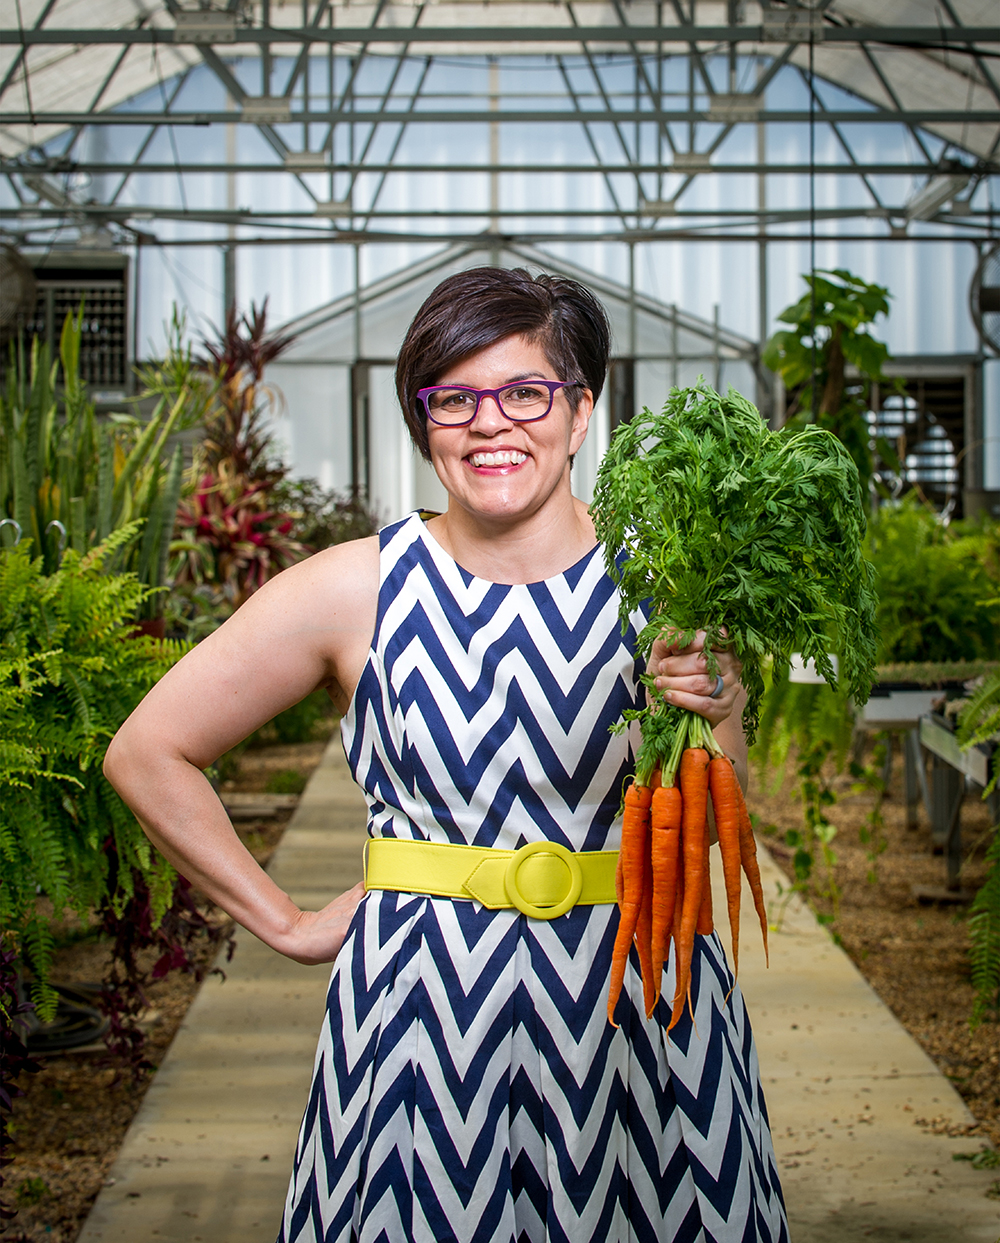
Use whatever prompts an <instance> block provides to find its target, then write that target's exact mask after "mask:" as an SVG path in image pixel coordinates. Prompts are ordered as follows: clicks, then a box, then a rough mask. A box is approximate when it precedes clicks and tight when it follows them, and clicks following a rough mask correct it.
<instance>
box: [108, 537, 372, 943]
mask: <svg viewBox="0 0 1000 1243" xmlns="http://www.w3.org/2000/svg"><path fill="white" fill-rule="evenodd" d="M377 597H378V546H377V541H375V540H359V541H356V542H354V543H351V544H344V545H340V546H338V547H336V548H331V549H328V550H327V551H326V552H323V553H318V554H317V555H316V556H314V557H311V558H310V559H309V560H308V561H305V562H302V563H301V564H299V565H296V566H293V567H292V568H291V569H288V570H286V571H284V573H282V574H280V575H279V576H278V577H277V578H275V579H273V580H272V581H271V582H270V583H268V584H267V585H266V586H265V587H263V588H262V589H261V590H260V591H259V592H257V593H256V594H255V595H254V596H252V597H251V598H250V600H249V601H248V602H247V603H246V604H245V605H243V607H242V608H241V609H240V610H239V611H238V612H237V613H236V614H234V616H233V617H232V618H230V619H229V621H227V622H226V623H225V625H224V626H222V627H220V629H219V630H217V631H216V632H215V633H214V634H212V635H210V636H209V637H208V638H207V639H205V640H204V641H203V642H202V643H199V644H198V646H197V647H196V648H195V649H194V650H193V651H191V652H190V653H188V655H187V656H185V657H184V659H183V660H181V661H180V662H179V663H178V664H177V665H175V666H174V667H173V668H172V669H171V670H170V671H169V672H168V673H167V674H166V675H165V676H164V677H163V678H162V679H161V680H160V681H159V682H158V683H157V685H156V686H155V687H153V689H152V690H151V691H150V693H149V694H148V695H147V696H146V698H145V699H144V700H143V701H142V703H141V704H140V705H139V706H138V708H136V710H135V711H134V712H133V713H132V715H131V716H130V717H129V719H128V720H127V721H126V722H125V724H124V725H123V726H122V728H121V729H120V730H119V731H118V733H117V735H116V736H115V738H114V739H113V740H112V743H111V746H110V747H109V748H108V753H107V756H106V759H105V763H104V771H105V774H106V776H107V778H108V780H109V781H110V782H111V784H112V785H113V786H114V787H115V789H116V790H117V791H118V792H119V794H120V795H121V796H122V798H123V799H124V800H125V802H126V803H128V805H129V806H130V807H131V808H132V810H133V811H134V812H135V814H136V816H137V817H138V819H139V822H140V823H141V824H142V826H143V829H144V830H145V831H146V833H147V835H148V836H149V837H150V839H151V840H152V841H153V843H154V844H155V845H156V846H157V847H158V848H159V849H160V850H161V851H162V853H163V854H164V855H165V856H166V857H167V858H168V859H169V860H170V861H171V863H173V864H174V865H175V866H176V867H177V868H178V869H179V870H180V871H181V872H182V873H183V874H184V875H185V876H186V877H187V878H188V879H189V880H190V881H191V882H192V883H193V884H195V885H197V886H198V888H200V889H201V890H202V891H203V892H204V893H206V894H207V895H208V896H209V897H210V898H211V899H212V900H213V901H214V902H216V903H217V904H218V905H219V906H221V907H222V909H223V910H225V911H226V912H227V913H228V914H229V915H231V916H232V917H233V918H234V919H235V920H237V922H239V923H240V924H242V925H243V926H244V927H245V928H248V929H249V930H250V931H251V932H253V933H254V934H255V935H256V936H258V937H260V939H261V940H262V941H264V942H266V943H267V944H268V945H270V946H271V947H272V948H274V949H276V950H278V951H280V952H281V953H283V954H287V955H288V956H289V957H291V958H294V959H296V960H297V961H299V962H310V963H314V962H330V961H332V960H333V959H334V958H335V957H336V955H337V952H338V950H339V948H340V945H341V943H342V941H343V938H344V934H345V933H346V931H347V926H348V924H349V922H350V919H351V916H352V915H353V913H354V910H355V908H356V906H357V904H358V902H359V901H360V899H361V896H362V893H363V891H362V889H361V887H360V886H356V887H355V889H353V890H350V891H348V893H347V894H343V895H341V896H340V897H339V898H337V899H335V900H334V901H333V902H331V903H330V904H329V906H327V907H325V908H324V909H323V910H322V911H319V912H304V911H301V910H299V908H298V907H297V906H296V905H295V903H294V902H292V900H291V898H289V897H288V895H287V894H285V893H284V892H283V891H282V890H281V889H279V888H278V886H277V885H276V884H275V883H274V881H272V880H271V878H270V877H269V876H268V875H267V873H266V872H264V871H263V869H262V868H260V867H259V866H258V864H257V863H256V862H255V861H254V859H253V857H252V856H251V855H250V853H249V852H248V851H247V850H246V849H245V847H244V846H243V844H242V843H241V842H240V840H239V837H238V836H237V834H236V832H235V830H234V829H233V826H232V824H231V823H230V821H229V817H228V816H227V815H226V812H225V809H224V808H223V806H222V804H221V802H220V801H219V799H218V797H217V795H216V794H215V791H214V790H213V789H212V787H211V785H210V783H209V781H208V779H207V778H206V777H205V775H204V773H203V772H202V769H204V768H207V767H208V766H209V765H210V764H212V763H214V762H215V760H217V759H218V757H219V756H220V755H222V754H223V753H224V752H226V751H228V750H229V749H230V748H231V747H233V746H235V744H236V743H237V742H240V741H241V740H242V739H243V738H245V737H246V736H247V735H248V734H249V733H251V732H252V731H253V730H255V729H257V728H258V727H259V726H260V725H263V724H264V723H265V722H266V721H269V720H271V718H272V717H274V716H276V715H277V713H279V712H281V711H283V710H284V709H285V708H288V707H290V706H291V705H292V704H294V703H297V702H298V701H299V700H300V699H303V698H304V697H305V696H306V695H308V694H309V693H310V692H311V691H313V690H315V689H316V688H317V687H325V688H326V689H327V691H328V692H329V693H330V695H331V698H333V700H334V702H335V703H336V704H337V705H338V707H340V708H341V709H344V708H346V706H347V704H348V703H349V701H350V698H351V696H352V695H353V693H354V688H355V686H356V685H357V680H358V678H359V677H360V674H361V670H362V669H363V667H364V663H365V660H366V659H367V654H368V649H369V647H370V644H371V639H372V634H373V632H374V628H375V609H376V602H377Z"/></svg>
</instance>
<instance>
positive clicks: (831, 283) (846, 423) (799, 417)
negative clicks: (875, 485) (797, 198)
mask: <svg viewBox="0 0 1000 1243" xmlns="http://www.w3.org/2000/svg"><path fill="white" fill-rule="evenodd" d="M802 279H803V280H804V281H805V283H806V285H807V286H808V291H807V292H806V293H805V294H803V296H802V297H801V298H800V299H799V301H798V302H796V303H795V304H794V305H793V306H790V307H787V308H786V309H785V310H784V311H782V312H781V314H780V315H779V316H778V319H779V320H780V321H781V322H782V323H785V324H790V325H791V327H790V328H789V329H783V330H781V331H779V332H776V333H775V334H774V336H772V337H771V338H770V340H768V342H767V343H766V345H765V346H764V351H763V354H762V355H761V358H762V361H763V363H764V365H765V366H766V367H769V368H770V369H771V370H772V371H776V372H778V374H779V375H780V376H781V378H782V380H783V381H784V383H785V388H786V390H787V391H788V405H787V408H786V414H787V418H788V420H789V421H790V422H792V423H793V424H794V425H795V426H801V425H803V424H804V423H806V422H810V423H817V424H818V425H819V426H820V427H824V428H826V429H827V431H830V432H833V434H834V435H835V436H836V437H837V438H838V439H839V440H840V441H841V442H842V443H843V444H844V446H845V447H846V448H847V451H848V452H849V453H850V455H851V457H852V458H853V459H854V464H855V465H856V466H857V468H858V475H859V477H860V479H861V488H862V495H863V497H864V498H865V500H866V501H867V498H868V495H869V484H870V482H871V479H872V476H873V474H874V472H875V469H876V458H875V455H876V454H877V455H878V456H879V457H880V458H881V459H882V460H883V461H884V462H886V463H887V464H888V465H890V466H891V467H892V468H893V469H895V470H898V469H899V462H898V459H897V458H896V454H895V452H894V451H893V449H892V446H891V445H890V444H889V443H888V442H887V441H886V440H884V439H883V438H880V439H879V440H878V442H877V444H875V445H874V446H873V444H872V438H871V432H870V430H869V426H868V410H869V389H870V387H871V384H872V383H878V384H880V385H881V386H883V387H889V388H890V389H891V388H892V387H894V385H896V384H897V383H898V382H897V381H893V380H890V379H889V378H887V377H886V376H885V374H884V373H883V370H882V368H883V366H884V364H885V363H886V361H887V360H888V357H889V350H888V347H887V346H886V345H885V344H884V343H883V342H882V341H879V340H878V339H877V338H876V337H874V336H873V335H872V333H871V332H870V331H869V329H868V325H870V324H873V323H874V322H875V321H876V320H877V319H878V318H879V316H880V315H881V316H885V315H888V314H889V296H890V295H889V291H888V290H887V289H886V288H884V287H883V286H882V285H874V284H869V283H868V282H867V281H864V280H862V279H861V277H859V276H855V275H854V274H853V273H852V272H848V271H846V270H844V269H843V268H835V269H833V270H832V271H826V270H821V271H817V272H815V273H813V274H806V275H804V276H803V277H802ZM848 364H850V365H852V366H853V367H855V368H856V369H857V371H858V375H859V379H858V380H856V381H853V382H850V383H849V382H848V379H847V366H848ZM873 448H874V451H875V452H874V453H873Z"/></svg>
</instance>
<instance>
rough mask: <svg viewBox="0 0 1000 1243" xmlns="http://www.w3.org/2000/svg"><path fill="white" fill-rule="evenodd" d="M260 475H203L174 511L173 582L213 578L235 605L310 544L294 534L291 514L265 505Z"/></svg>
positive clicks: (264, 485)
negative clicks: (253, 480) (249, 479)
mask: <svg viewBox="0 0 1000 1243" xmlns="http://www.w3.org/2000/svg"><path fill="white" fill-rule="evenodd" d="M270 490H271V488H270V486H269V485H268V484H267V483H266V482H264V481H262V480H259V481H257V482H256V483H246V482H245V481H244V480H241V479H238V478H237V479H235V480H232V481H229V480H226V479H220V478H219V476H218V475H214V474H212V473H211V472H209V473H206V474H205V475H203V476H202V477H201V479H200V481H199V482H198V485H197V487H196V488H195V491H194V492H193V493H192V495H191V496H190V497H188V498H187V499H186V500H184V501H182V502H181V505H180V507H179V509H178V511H177V536H178V538H177V539H176V540H175V541H174V545H173V548H174V551H175V553H177V554H180V555H179V557H178V560H177V562H176V563H175V574H174V582H175V584H182V583H204V582H212V583H215V584H216V585H217V586H218V587H220V588H221V589H222V591H223V592H224V593H225V596H226V599H227V600H228V601H229V602H230V603H231V604H232V606H233V607H234V608H238V607H239V606H240V605H241V604H242V603H243V602H244V601H245V600H246V599H247V597H248V596H249V595H251V594H252V593H253V592H255V591H256V590H257V589H258V587H261V586H263V584H264V583H266V582H267V580H268V579H269V578H271V577H272V576H273V575H275V574H277V573H278V572H279V571H280V570H283V569H285V568H286V567H287V566H289V565H291V564H292V563H293V562H295V561H299V560H301V559H302V558H303V557H305V556H306V555H307V554H308V552H309V549H308V548H307V547H306V545H305V544H302V543H300V542H299V541H298V540H296V539H293V538H292V535H291V532H292V527H293V525H294V522H293V519H292V517H291V516H290V515H288V514H284V513H280V512H274V511H273V510H271V509H269V508H267V507H266V506H267V500H268V493H269V492H270Z"/></svg>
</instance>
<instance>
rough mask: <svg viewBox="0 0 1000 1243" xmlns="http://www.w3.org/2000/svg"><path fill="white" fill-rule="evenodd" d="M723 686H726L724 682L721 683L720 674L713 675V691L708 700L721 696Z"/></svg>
mask: <svg viewBox="0 0 1000 1243" xmlns="http://www.w3.org/2000/svg"><path fill="white" fill-rule="evenodd" d="M725 685H726V684H725V682H723V680H722V674H721V673H717V674H716V675H715V690H713V691H712V693H711V694H710V695H709V699H718V698H719V696H720V695H721V694H722V689H723V687H724V686H725Z"/></svg>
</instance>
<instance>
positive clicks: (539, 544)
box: [427, 496, 597, 584]
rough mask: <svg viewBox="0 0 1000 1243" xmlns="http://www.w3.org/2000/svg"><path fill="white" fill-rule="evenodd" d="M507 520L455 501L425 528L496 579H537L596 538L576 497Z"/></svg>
mask: <svg viewBox="0 0 1000 1243" xmlns="http://www.w3.org/2000/svg"><path fill="white" fill-rule="evenodd" d="M567 502H568V503H567V504H566V505H565V506H562V505H561V506H557V507H555V506H546V507H545V508H544V510H543V511H541V512H539V513H538V514H535V515H533V516H532V517H531V518H526V519H525V518H522V519H519V520H518V521H516V522H513V523H510V524H505V523H503V522H502V521H501V520H499V519H495V518H490V519H483V518H481V517H479V516H477V515H475V514H470V513H469V512H468V511H467V510H465V509H463V508H462V507H461V506H460V505H456V504H455V502H454V501H452V502H451V504H450V505H449V508H448V510H447V512H446V513H443V514H441V515H439V516H438V517H436V518H432V519H431V520H430V522H428V524H427V529H428V531H430V533H431V534H432V535H433V537H434V538H435V539H436V540H437V542H438V543H439V544H440V545H441V547H442V548H443V549H444V550H445V552H446V553H448V555H449V556H450V557H451V558H452V559H453V560H455V561H457V562H458V564H459V565H460V566H462V568H463V569H465V570H468V571H469V573H470V574H475V575H476V577H477V578H485V579H487V580H489V581H490V582H494V583H505V584H513V583H536V582H540V581H541V580H542V579H545V578H551V577H553V575H555V574H561V573H562V572H563V571H564V570H568V569H569V567H570V566H571V565H574V564H575V563H576V562H577V561H579V560H580V558H581V557H583V556H585V555H586V554H587V553H588V552H589V551H590V550H591V549H592V548H593V547H594V544H595V543H596V542H597V536H596V535H595V534H594V524H593V522H592V521H591V518H590V514H589V513H588V512H587V507H586V505H584V503H583V502H582V501H579V500H577V499H576V497H574V496H568V497H567Z"/></svg>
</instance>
